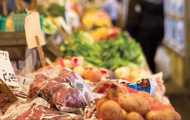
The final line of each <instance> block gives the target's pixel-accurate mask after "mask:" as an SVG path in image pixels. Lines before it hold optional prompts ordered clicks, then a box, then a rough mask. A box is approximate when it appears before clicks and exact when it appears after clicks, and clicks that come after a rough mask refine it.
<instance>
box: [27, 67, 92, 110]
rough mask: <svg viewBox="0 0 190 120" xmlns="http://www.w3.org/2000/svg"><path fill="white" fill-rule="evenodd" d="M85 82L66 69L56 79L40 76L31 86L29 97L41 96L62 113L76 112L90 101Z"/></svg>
mask: <svg viewBox="0 0 190 120" xmlns="http://www.w3.org/2000/svg"><path fill="white" fill-rule="evenodd" d="M83 82H84V81H83V80H82V78H81V77H79V76H77V75H76V74H75V73H73V72H71V71H69V70H65V69H64V70H62V71H61V72H60V74H59V75H58V76H57V77H56V78H49V77H47V76H45V75H43V74H39V75H37V76H36V80H34V82H33V83H32V85H31V86H30V94H29V97H30V98H32V97H36V96H40V97H42V98H44V99H46V100H47V101H48V102H49V103H51V106H54V107H56V108H57V109H58V110H60V111H70V112H71V111H72V110H73V111H75V110H76V109H77V108H82V107H85V106H86V105H87V104H88V102H89V101H90V100H89V98H90V97H89V96H90V90H89V89H88V88H87V87H86V85H85V83H83Z"/></svg>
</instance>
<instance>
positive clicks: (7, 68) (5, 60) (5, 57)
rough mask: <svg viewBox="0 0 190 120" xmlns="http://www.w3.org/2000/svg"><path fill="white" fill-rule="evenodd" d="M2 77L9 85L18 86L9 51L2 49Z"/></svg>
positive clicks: (0, 59)
mask: <svg viewBox="0 0 190 120" xmlns="http://www.w3.org/2000/svg"><path fill="white" fill-rule="evenodd" d="M0 79H2V80H3V81H4V82H5V83H6V84H7V85H8V86H18V81H17V79H16V75H15V72H14V69H13V67H12V65H11V62H10V59H9V53H8V52H6V51H1V50H0Z"/></svg>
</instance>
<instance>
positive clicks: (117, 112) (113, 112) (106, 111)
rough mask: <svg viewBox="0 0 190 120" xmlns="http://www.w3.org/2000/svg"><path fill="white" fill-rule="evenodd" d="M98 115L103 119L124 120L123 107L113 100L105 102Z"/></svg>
mask: <svg viewBox="0 0 190 120" xmlns="http://www.w3.org/2000/svg"><path fill="white" fill-rule="evenodd" d="M98 113H99V115H98V117H99V118H101V119H103V120H124V114H123V112H122V108H121V107H120V106H119V104H117V103H116V102H115V101H113V100H107V101H106V102H104V103H103V104H102V105H101V106H100V109H99V111H98Z"/></svg>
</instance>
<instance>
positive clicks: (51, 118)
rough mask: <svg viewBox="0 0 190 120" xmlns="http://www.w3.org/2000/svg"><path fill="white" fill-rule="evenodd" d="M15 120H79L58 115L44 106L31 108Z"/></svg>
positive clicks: (76, 117)
mask: <svg viewBox="0 0 190 120" xmlns="http://www.w3.org/2000/svg"><path fill="white" fill-rule="evenodd" d="M16 120H81V119H80V117H79V116H77V115H75V116H73V117H71V116H69V115H60V114H58V113H57V112H55V111H52V110H51V109H49V108H47V107H44V106H33V107H32V108H30V109H29V110H28V111H26V112H25V113H23V114H21V115H20V116H18V117H17V119H16Z"/></svg>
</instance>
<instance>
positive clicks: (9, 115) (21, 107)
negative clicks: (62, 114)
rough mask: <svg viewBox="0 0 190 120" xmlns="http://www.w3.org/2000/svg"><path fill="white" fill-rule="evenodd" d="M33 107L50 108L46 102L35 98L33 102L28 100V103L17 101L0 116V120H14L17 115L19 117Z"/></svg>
mask: <svg viewBox="0 0 190 120" xmlns="http://www.w3.org/2000/svg"><path fill="white" fill-rule="evenodd" d="M34 105H42V106H45V107H50V105H49V103H47V101H45V100H44V99H42V98H39V97H38V98H35V99H33V100H29V101H27V102H26V101H21V100H19V101H17V102H15V103H14V104H12V105H11V106H10V107H9V108H8V109H7V111H6V112H5V114H3V115H2V116H0V120H15V119H16V118H17V117H18V116H19V115H21V114H22V113H24V112H26V111H27V110H28V109H30V108H31V107H32V106H34Z"/></svg>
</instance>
